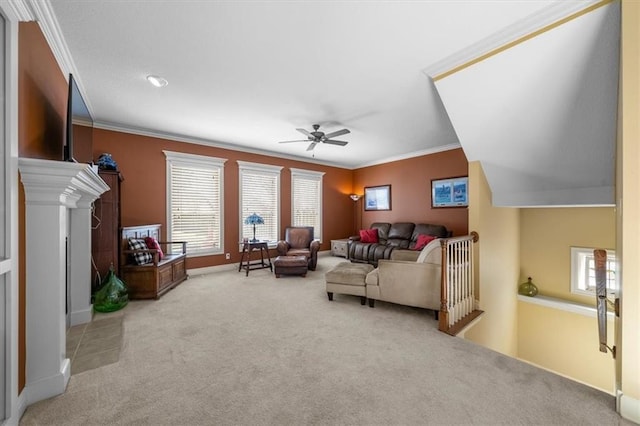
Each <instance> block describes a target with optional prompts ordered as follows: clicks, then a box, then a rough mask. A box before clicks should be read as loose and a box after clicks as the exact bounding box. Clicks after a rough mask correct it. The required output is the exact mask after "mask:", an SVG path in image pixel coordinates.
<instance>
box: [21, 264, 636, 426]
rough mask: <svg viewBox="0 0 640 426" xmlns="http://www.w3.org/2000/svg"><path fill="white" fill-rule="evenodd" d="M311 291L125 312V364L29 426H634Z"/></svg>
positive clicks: (574, 396) (468, 348) (184, 292)
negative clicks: (548, 425) (429, 425)
mask: <svg viewBox="0 0 640 426" xmlns="http://www.w3.org/2000/svg"><path fill="white" fill-rule="evenodd" d="M340 261H342V259H339V258H331V257H322V258H321V259H320V260H319V267H318V270H317V271H315V272H310V273H309V274H308V275H307V277H306V278H301V277H282V278H280V279H275V277H274V276H273V275H272V274H271V273H270V272H269V270H257V271H251V273H250V274H249V276H248V277H245V274H244V273H243V272H241V273H239V272H237V270H229V271H223V272H220V273H215V274H210V275H207V276H201V277H194V278H191V279H189V280H188V281H186V282H185V283H183V284H181V285H180V286H179V287H177V288H176V289H174V290H172V291H170V292H169V293H167V294H166V295H165V296H163V297H162V298H161V299H160V300H157V301H140V302H131V303H129V305H128V306H127V307H126V308H125V309H124V310H123V312H124V339H123V345H122V351H121V354H120V359H119V361H118V362H116V363H114V364H110V365H106V366H104V367H100V368H97V369H93V370H88V371H84V372H81V373H78V374H75V375H73V376H72V377H71V380H70V382H69V386H68V388H67V391H66V393H65V394H63V395H61V396H58V397H55V398H52V399H49V400H46V401H42V402H40V403H37V404H35V405H32V406H30V407H29V408H28V409H27V411H26V413H25V415H24V416H23V419H22V421H21V424H22V425H98V424H100V425H119V424H127V425H261V424H264V425H304V424H340V425H343V424H350V425H371V424H375V425H414V424H415V425H418V424H433V425H442V424H459V425H467V424H482V425H485V424H486V425H495V424H505V425H507V424H508V425H514V424H521V425H525V424H535V425H542V424H545V425H546V424H558V425H589V424H592V425H617V424H629V423H628V422H625V421H623V420H622V419H620V417H619V416H618V415H617V414H616V413H615V411H614V398H613V397H612V396H610V395H607V394H604V393H602V392H599V391H596V390H594V389H591V388H589V387H586V386H583V385H580V384H578V383H575V382H572V381H570V380H567V379H564V378H562V377H559V376H556V375H554V374H551V373H549V372H546V371H543V370H540V369H537V368H535V367H532V366H530V365H527V364H524V363H522V362H519V361H517V360H514V359H511V358H508V357H505V356H502V355H500V354H498V353H495V352H493V351H490V350H488V349H486V348H483V347H480V346H478V345H475V344H473V343H470V342H468V341H465V340H463V339H460V338H454V337H450V336H448V335H445V334H443V333H440V332H438V331H437V330H436V322H435V320H434V319H433V316H432V315H431V314H430V313H429V312H427V311H423V310H420V309H412V308H407V307H402V306H396V305H391V304H388V303H382V302H380V303H376V307H375V308H373V309H371V308H369V307H368V306H362V305H360V301H359V298H357V297H354V296H343V295H335V300H334V301H333V302H329V301H328V300H327V296H326V293H325V289H324V279H323V278H324V273H325V272H326V271H327V270H328V269H329V268H330V267H331V266H332V265H335V264H336V263H337V262H340Z"/></svg>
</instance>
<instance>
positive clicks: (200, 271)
mask: <svg viewBox="0 0 640 426" xmlns="http://www.w3.org/2000/svg"><path fill="white" fill-rule="evenodd" d="M325 256H331V250H322V251H319V252H318V257H325ZM275 258H276V256H272V257H271V261H273V259H275ZM345 260H347V259H345ZM234 269H238V262H234V263H225V264H224V265H216V266H205V267H204V268H194V269H187V275H189V276H190V277H195V276H198V275H206V274H214V273H216V272H223V271H232V270H234Z"/></svg>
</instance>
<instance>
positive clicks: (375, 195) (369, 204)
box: [364, 185, 391, 210]
mask: <svg viewBox="0 0 640 426" xmlns="http://www.w3.org/2000/svg"><path fill="white" fill-rule="evenodd" d="M364 209H365V210H391V185H381V186H365V188H364Z"/></svg>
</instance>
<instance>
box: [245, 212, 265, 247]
mask: <svg viewBox="0 0 640 426" xmlns="http://www.w3.org/2000/svg"><path fill="white" fill-rule="evenodd" d="M244 224H245V225H253V239H252V240H251V242H252V243H255V242H256V241H258V240H257V239H256V225H264V219H263V218H261V217H260V216H258V215H257V214H255V213H253V214H252V215H250V216H247V218H246V219H245V220H244Z"/></svg>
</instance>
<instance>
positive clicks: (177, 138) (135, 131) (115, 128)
mask: <svg viewBox="0 0 640 426" xmlns="http://www.w3.org/2000/svg"><path fill="white" fill-rule="evenodd" d="M93 127H94V128H96V129H102V130H109V131H112V132H121V133H128V134H132V135H139V136H148V137H151V138H158V139H165V140H169V141H173V142H182V143H190V144H195V145H203V146H209V147H213V148H220V149H228V150H230V151H236V152H245V153H249V154H258V155H265V156H267V157H278V158H284V159H287V160H293V161H300V162H302V163H310V164H318V165H321V166H329V167H336V168H338V169H345V170H355V169H359V168H362V167H369V166H376V165H380V164H385V163H391V162H393V161H399V160H407V159H409V158H414V157H421V156H423V155H429V154H436V153H438V152H443V151H450V150H452V149H457V148H461V145H460V144H459V143H453V144H449V145H442V146H438V147H435V148H429V149H425V150H421V151H414V152H410V153H407V154H402V155H398V156H394V157H389V158H385V159H384V160H380V161H374V162H370V163H365V164H359V165H357V166H353V167H351V166H345V165H344V164H338V163H334V162H331V161H322V160H316V159H314V158H303V157H299V156H295V155H288V154H283V153H281V152H273V151H268V150H264V149H255V148H250V147H246V146H238V145H232V144H229V143H224V142H217V141H211V140H206V139H200V138H194V137H188V136H183V135H176V134H172V133H166V132H158V131H154V130H149V129H143V128H137V127H129V126H122V125H118V124H114V123H107V122H102V121H96V122H94V123H93Z"/></svg>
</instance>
